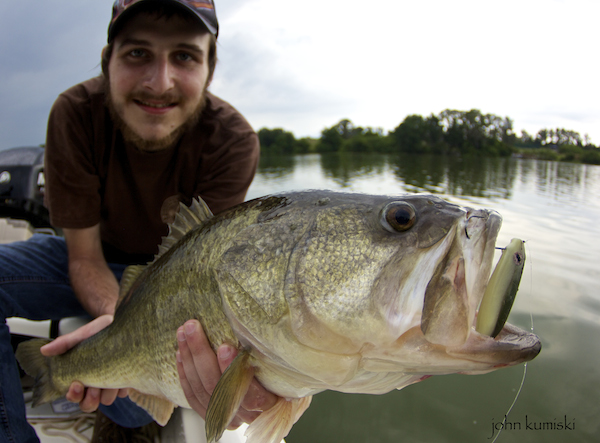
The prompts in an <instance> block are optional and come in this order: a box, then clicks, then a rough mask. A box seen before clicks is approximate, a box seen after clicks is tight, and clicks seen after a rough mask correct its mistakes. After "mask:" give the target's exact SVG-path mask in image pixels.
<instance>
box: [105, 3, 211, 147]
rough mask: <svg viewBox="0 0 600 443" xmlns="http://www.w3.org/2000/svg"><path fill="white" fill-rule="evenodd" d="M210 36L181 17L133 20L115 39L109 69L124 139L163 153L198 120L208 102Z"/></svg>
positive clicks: (153, 17) (112, 95) (139, 16)
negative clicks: (206, 94)
mask: <svg viewBox="0 0 600 443" xmlns="http://www.w3.org/2000/svg"><path fill="white" fill-rule="evenodd" d="M209 43H210V34H209V33H208V32H203V31H202V30H201V29H199V28H198V26H197V25H195V24H194V23H190V22H188V21H186V20H184V19H183V18H181V17H178V16H173V17H171V18H169V19H168V20H167V19H163V18H160V19H158V18H157V17H155V16H152V15H149V14H143V13H142V14H138V15H137V16H135V17H133V18H132V19H131V20H130V21H129V22H128V23H127V24H126V25H125V26H124V28H123V29H122V30H121V32H119V34H118V35H117V36H116V37H115V40H114V49H113V52H112V55H111V58H110V62H109V65H108V74H109V87H110V101H111V103H112V112H113V113H116V118H117V119H120V120H121V122H120V123H121V126H122V127H123V132H124V134H125V137H126V138H127V139H129V140H130V141H133V142H134V143H136V144H137V145H138V147H143V149H147V150H160V149H164V148H167V147H169V146H170V145H172V144H173V142H175V141H176V139H177V138H179V136H180V135H181V132H182V130H183V129H184V128H187V125H186V124H189V123H190V121H196V119H197V117H198V115H199V112H200V110H201V108H202V106H203V103H204V92H205V89H206V86H207V80H208V74H209V67H208V51H209Z"/></svg>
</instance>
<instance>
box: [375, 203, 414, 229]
mask: <svg viewBox="0 0 600 443" xmlns="http://www.w3.org/2000/svg"><path fill="white" fill-rule="evenodd" d="M380 221H381V224H382V225H383V227H384V228H385V229H387V230H388V231H390V232H392V233H395V232H404V231H408V230H409V229H410V228H412V227H413V225H414V224H415V222H416V221H417V211H415V208H414V207H413V205H411V204H410V203H406V202H392V203H388V204H387V205H386V206H385V207H384V208H383V210H382V211H381V214H380Z"/></svg>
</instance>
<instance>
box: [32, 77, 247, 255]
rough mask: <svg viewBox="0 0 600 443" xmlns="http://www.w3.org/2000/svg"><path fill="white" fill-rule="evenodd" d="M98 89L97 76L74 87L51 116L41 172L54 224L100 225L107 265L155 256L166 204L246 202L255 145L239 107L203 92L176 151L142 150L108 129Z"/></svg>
mask: <svg viewBox="0 0 600 443" xmlns="http://www.w3.org/2000/svg"><path fill="white" fill-rule="evenodd" d="M103 84H104V80H103V78H102V77H96V78H93V79H90V80H87V81H85V82H83V83H80V84H78V85H76V86H73V87H72V88H70V89H68V90H67V91H65V92H63V93H62V94H61V95H60V96H59V97H58V99H57V100H56V102H55V103H54V106H53V107H52V111H51V112H50V117H49V121H48V134H47V140H46V154H45V168H44V171H45V176H46V205H47V206H48V209H49V211H50V219H51V222H52V224H53V225H54V226H56V227H60V228H71V229H81V228H88V227H91V226H94V225H96V224H98V223H100V230H101V236H102V241H103V243H104V244H105V253H107V255H109V256H107V257H106V258H107V261H119V262H133V261H142V260H145V259H146V258H147V257H142V258H140V257H139V256H138V257H136V258H131V257H128V255H130V254H131V255H135V254H138V255H139V254H146V255H148V256H151V255H152V254H154V253H156V251H157V250H158V248H157V245H158V244H159V243H160V238H161V236H164V235H166V233H167V226H166V224H165V223H164V222H163V220H161V208H162V206H163V203H164V201H165V200H166V199H167V198H169V197H172V196H178V197H179V198H180V199H181V200H182V201H184V202H185V203H186V204H189V203H190V202H191V198H192V197H195V196H200V197H202V198H203V199H204V201H206V203H207V204H208V206H209V207H210V208H211V210H212V211H213V212H214V213H218V212H220V211H222V210H224V209H226V208H228V207H230V206H233V205H235V204H237V203H241V202H242V201H243V200H244V198H245V195H246V191H247V190H248V187H249V186H250V183H251V182H252V179H253V178H254V174H255V172H256V167H257V163H258V158H259V143H258V137H257V135H256V133H255V132H254V131H253V129H252V128H251V127H250V125H249V124H248V122H247V121H246V120H245V119H244V117H243V116H242V115H241V114H240V113H239V112H238V111H237V110H236V109H234V108H233V107H232V106H231V105H229V104H228V103H226V102H225V101H223V100H221V99H219V98H218V97H216V96H214V95H212V94H210V93H208V94H207V104H206V108H205V109H204V111H203V113H202V116H201V118H200V121H199V123H198V124H197V125H196V126H195V127H194V128H193V129H192V130H191V131H189V132H187V133H186V134H184V135H183V136H182V138H181V140H180V141H179V142H178V143H177V144H176V145H175V146H174V147H172V148H169V149H167V150H164V151H159V152H154V153H149V152H141V151H139V150H138V149H136V148H135V147H134V146H132V145H131V144H129V143H126V142H125V141H124V139H123V136H122V134H121V132H120V130H119V129H117V128H116V126H115V125H114V124H113V122H112V120H111V118H110V113H109V111H108V108H107V107H106V105H105V92H104V85H103Z"/></svg>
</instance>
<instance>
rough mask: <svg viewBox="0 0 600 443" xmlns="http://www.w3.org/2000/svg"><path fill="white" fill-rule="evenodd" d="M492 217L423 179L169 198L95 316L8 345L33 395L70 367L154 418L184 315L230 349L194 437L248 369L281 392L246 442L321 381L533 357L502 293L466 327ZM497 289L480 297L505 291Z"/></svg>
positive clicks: (225, 411) (226, 417) (370, 385)
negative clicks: (406, 185) (421, 185)
mask: <svg viewBox="0 0 600 443" xmlns="http://www.w3.org/2000/svg"><path fill="white" fill-rule="evenodd" d="M500 225H501V217H500V215H499V214H498V213H496V212H494V211H489V210H474V209H470V208H462V207H459V206H457V205H454V204H451V203H448V202H446V201H444V200H442V199H440V198H438V197H435V196H431V195H407V196H398V197H390V196H374V195H362V194H348V193H336V192H330V191H306V192H295V193H284V194H280V195H272V196H266V197H263V198H259V199H256V200H252V201H249V202H246V203H243V204H241V205H238V206H236V207H234V208H231V209H230V210H227V211H225V212H223V213H221V214H219V215H217V216H212V214H211V213H210V210H209V209H208V207H207V206H206V205H205V204H204V203H203V202H201V201H200V202H195V203H194V204H193V205H192V206H191V208H189V209H188V208H186V207H185V206H183V205H182V207H181V210H180V213H179V215H178V216H177V219H176V221H175V223H174V224H173V225H172V226H171V233H170V235H169V237H167V238H166V239H165V240H164V242H163V245H162V246H161V252H160V253H159V255H158V256H157V258H156V259H155V260H154V262H152V263H151V264H150V265H149V266H135V267H130V268H128V269H127V271H126V273H125V275H124V277H123V280H122V283H121V285H122V296H121V299H120V302H119V304H118V306H117V309H116V313H115V317H114V321H113V323H112V324H111V325H110V326H109V327H107V328H106V329H104V330H102V331H101V332H99V333H98V334H96V335H95V336H93V337H90V338H89V339H88V340H86V341H84V342H82V343H81V344H79V345H78V346H77V347H75V348H73V349H72V350H71V351H69V352H67V353H66V354H64V355H61V356H57V357H51V358H46V357H43V356H42V355H41V354H40V352H39V347H40V346H41V345H42V344H43V342H39V341H33V340H32V341H30V342H27V343H24V344H21V345H20V347H19V349H18V351H17V358H18V360H19V362H20V363H21V365H22V366H23V368H24V369H25V371H26V372H27V373H29V374H30V375H32V376H33V377H35V378H36V380H37V382H36V386H35V393H34V402H35V404H40V403H43V402H48V401H51V400H53V399H55V398H58V397H61V396H63V395H64V394H65V393H66V392H67V390H68V387H69V385H70V384H71V382H72V381H74V380H78V381H80V382H82V383H83V384H85V385H87V386H93V387H99V388H125V387H128V388H133V389H130V397H131V398H132V400H134V401H135V402H136V403H138V404H139V405H140V406H142V407H143V408H144V409H146V410H147V411H148V412H149V413H150V414H151V415H152V416H153V417H154V418H155V420H156V421H157V422H158V423H159V424H161V425H164V424H165V423H166V422H167V421H168V419H169V417H170V415H171V413H172V411H173V408H174V407H176V406H181V407H189V405H188V403H187V401H186V399H185V397H184V394H183V391H182V389H181V386H180V383H179V378H178V374H177V368H176V358H175V354H176V351H177V340H176V331H177V328H178V327H179V326H180V325H182V324H183V323H184V322H185V321H187V320H189V319H191V318H196V319H198V320H199V321H200V322H201V323H202V325H203V328H204V331H205V333H206V335H207V337H208V339H209V340H210V343H211V345H212V346H213V347H214V348H215V349H217V348H218V346H219V345H221V344H222V343H225V342H226V343H230V344H232V345H234V346H236V347H237V348H238V349H239V350H240V352H239V354H238V356H237V357H236V359H235V360H234V361H233V363H232V364H231V365H230V367H229V368H228V369H227V370H226V371H225V373H224V374H223V376H222V378H221V380H220V381H219V383H218V385H217V387H216V388H215V391H214V392H213V394H212V397H211V401H210V404H209V408H208V411H207V418H206V431H207V440H208V441H209V442H212V441H215V440H218V439H219V438H220V436H221V434H222V433H223V431H224V430H225V429H226V427H227V425H228V423H229V422H230V420H231V419H232V417H233V416H234V415H235V413H236V411H237V409H238V407H239V405H240V402H241V399H242V398H243V397H244V394H245V390H246V389H247V386H248V382H249V379H250V378H251V377H252V374H253V373H254V374H255V376H256V378H257V379H258V380H259V381H260V383H261V384H262V385H263V386H264V387H265V388H267V389H268V390H270V391H272V392H274V393H275V394H278V395H279V396H281V397H282V399H281V400H279V401H278V403H277V404H276V405H275V406H274V407H273V408H271V409H270V410H268V411H265V412H264V413H262V414H261V415H260V416H259V418H258V419H256V420H255V421H254V422H253V423H252V424H251V425H250V427H249V428H248V431H247V436H248V440H247V442H249V443H250V442H260V443H265V442H279V441H280V440H281V439H282V438H283V437H285V435H287V433H288V432H289V430H290V429H291V427H292V425H293V424H294V423H295V421H296V420H298V418H299V417H300V416H301V415H302V413H303V412H304V410H305V409H306V408H307V407H308V405H309V404H310V399H311V396H312V395H314V394H316V393H318V392H321V391H323V390H327V389H330V390H336V391H341V392H347V393H367V394H382V393H385V392H389V391H391V390H393V389H401V388H403V387H405V386H407V385H410V384H412V383H416V382H418V381H421V380H423V379H425V378H427V377H429V376H431V375H439V374H450V373H465V374H481V373H485V372H489V371H493V370H495V369H498V368H501V367H506V366H510V365H515V364H518V363H521V362H525V361H529V360H531V359H533V358H534V357H535V356H536V355H537V354H538V353H539V351H540V349H541V343H540V340H539V339H538V337H536V336H535V335H534V334H532V333H530V332H526V331H523V330H521V329H519V328H516V327H514V326H511V325H509V324H504V320H505V319H506V316H508V312H506V309H505V310H503V311H502V310H493V309H487V308H486V317H488V318H487V319H486V323H487V324H490V323H493V326H494V328H496V327H498V328H499V329H500V330H499V332H498V333H497V334H496V336H495V337H491V336H490V335H486V334H483V333H481V332H478V331H477V330H476V328H475V326H476V317H477V310H478V307H479V305H480V302H481V299H482V297H483V294H484V291H485V289H486V286H487V283H488V279H489V277H490V272H491V268H492V262H493V255H494V248H495V242H496V237H497V234H498V231H499V229H500ZM497 274H498V275H496V277H495V278H496V279H498V280H502V279H511V280H513V279H514V272H512V271H507V272H504V271H503V272H497ZM504 274H506V275H504ZM519 275H520V274H519ZM517 284H518V282H517ZM509 286H510V285H509ZM495 287H506V285H504V286H503V285H496V286H495ZM511 287H514V285H513V286H511ZM506 291H509V290H495V291H493V292H491V293H490V295H486V297H487V298H494V299H495V298H506V297H510V296H512V297H513V298H514V294H506ZM515 291H516V289H515ZM509 292H510V291H509ZM511 303H512V301H511ZM499 311H502V312H499ZM500 315H503V316H505V317H504V319H503V320H501V321H496V319H494V318H491V319H490V318H489V317H490V316H500ZM499 323H501V324H499Z"/></svg>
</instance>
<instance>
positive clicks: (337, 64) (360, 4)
mask: <svg viewBox="0 0 600 443" xmlns="http://www.w3.org/2000/svg"><path fill="white" fill-rule="evenodd" d="M307 5H309V6H307ZM111 6H112V0H103V1H98V0H53V1H51V2H35V4H34V3H32V2H31V1H25V0H3V1H2V3H0V76H1V78H2V80H3V81H2V84H1V85H0V102H1V103H3V106H2V107H1V108H0V149H5V148H9V147H12V146H17V145H28V144H39V143H43V141H44V138H45V126H46V121H47V115H48V111H49V110H50V107H51V105H52V103H53V101H54V99H55V97H56V96H57V95H58V94H59V93H60V92H62V91H63V90H65V89H66V88H68V87H70V86H72V85H74V84H76V83H78V82H80V81H83V80H85V79H87V78H89V77H92V76H94V75H96V74H97V73H98V72H99V68H98V62H99V56H100V51H101V49H102V46H103V45H104V44H105V41H106V28H107V26H108V21H109V18H110V10H111ZM217 12H218V14H219V21H220V25H221V31H220V35H219V43H218V44H219V58H220V61H219V64H218V67H217V71H216V73H215V78H214V81H213V85H212V86H211V90H212V91H213V92H214V93H216V94H217V95H219V96H221V97H222V98H224V99H225V100H228V101H229V102H230V103H232V104H233V105H234V106H235V107H237V108H238V109H239V110H240V111H241V112H242V113H243V114H244V115H245V116H246V117H247V119H248V120H249V121H250V123H251V124H252V125H253V126H254V127H255V128H256V129H259V128H261V127H263V126H266V127H271V128H272V127H281V128H284V129H286V130H288V131H292V132H294V134H295V135H296V136H297V137H302V136H307V135H310V136H319V133H320V131H321V130H322V129H323V128H325V127H329V126H332V125H333V124H335V123H336V122H338V121H339V120H341V119H343V118H349V119H351V120H352V121H353V122H354V123H355V124H356V125H360V126H374V127H383V128H384V129H386V130H391V129H393V128H395V127H396V126H397V125H398V124H399V123H400V122H401V121H402V120H403V119H404V118H405V117H406V116H407V115H409V114H415V113H416V114H421V115H429V114H431V113H439V112H440V111H442V110H443V109H446V108H453V109H461V110H468V109H471V108H476V109H480V110H481V111H482V112H486V113H492V114H496V115H500V116H508V117H510V118H512V119H513V120H514V123H515V128H516V129H517V130H520V128H526V129H527V130H528V131H529V132H530V133H535V132H537V130H539V129H541V128H543V127H556V126H557V125H560V126H561V127H566V128H567V129H572V130H575V131H578V132H580V133H581V134H582V135H583V134H585V133H588V134H589V135H590V136H591V137H592V140H593V141H594V142H595V143H600V89H599V88H598V87H597V86H596V83H597V81H596V78H595V77H596V72H595V71H596V70H595V65H594V63H595V59H594V57H595V53H596V52H597V51H596V48H595V43H596V41H597V37H596V31H595V29H596V27H597V26H596V24H595V20H596V17H598V16H599V15H600V2H597V1H595V0H571V1H569V2H566V1H560V0H530V1H527V2H523V1H521V0H504V1H499V0H491V1H486V2H482V1H481V0H457V1H455V2H448V1H446V0H426V1H421V2H413V1H405V0H398V1H390V0H371V1H370V2H365V1H364V0H361V1H359V0H321V1H320V2H319V3H318V6H310V4H307V3H297V2H287V1H281V0H217Z"/></svg>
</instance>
